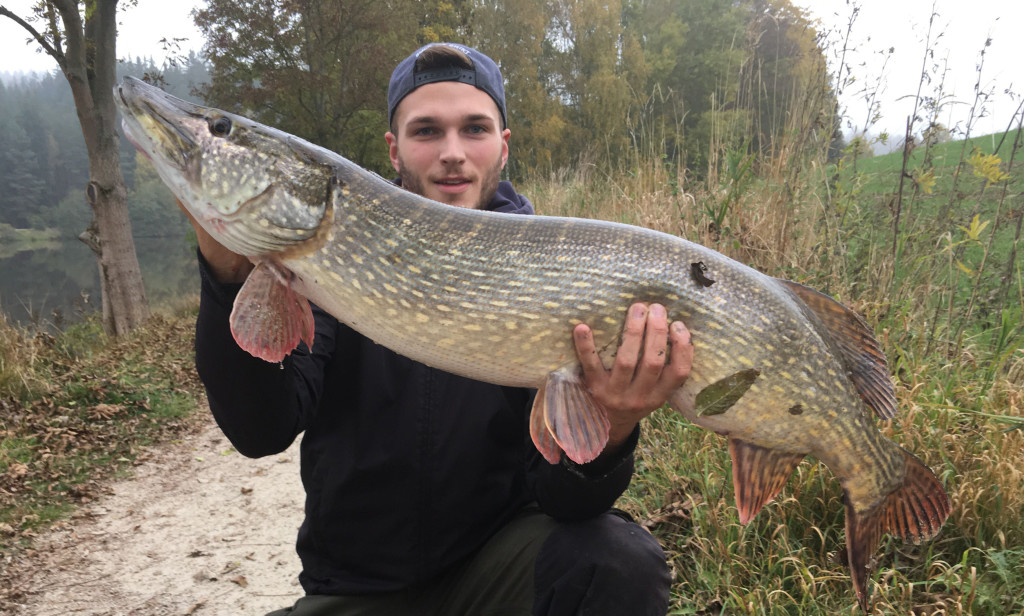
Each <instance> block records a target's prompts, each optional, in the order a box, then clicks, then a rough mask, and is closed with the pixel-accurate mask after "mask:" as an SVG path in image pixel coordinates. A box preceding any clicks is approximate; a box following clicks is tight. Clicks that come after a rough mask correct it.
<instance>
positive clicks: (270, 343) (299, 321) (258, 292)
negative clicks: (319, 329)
mask: <svg viewBox="0 0 1024 616" xmlns="http://www.w3.org/2000/svg"><path fill="white" fill-rule="evenodd" d="M292 277H293V274H292V273H291V272H290V271H288V270H287V269H285V268H284V267H282V266H280V265H278V264H276V263H272V262H270V261H261V262H259V263H257V264H256V267H255V268H254V269H253V271H252V272H251V273H250V274H249V277H248V278H247V279H246V281H245V284H243V285H242V288H241V290H240V291H239V292H238V296H237V297H235V303H234V305H233V306H232V308H231V317H230V323H231V335H232V336H234V338H235V342H236V343H238V346H239V347H241V348H242V349H243V350H245V351H246V352H248V353H249V354H250V355H252V356H254V357H259V358H260V359H262V360H265V361H269V362H273V363H276V362H279V361H281V360H283V359H284V358H285V356H287V355H288V354H289V353H291V352H292V351H293V350H295V347H297V346H298V345H299V341H300V340H301V341H305V342H306V345H307V346H309V347H310V348H312V347H313V329H314V321H313V310H312V309H311V308H310V306H309V302H308V301H307V300H306V298H304V297H302V296H301V295H299V294H298V293H296V292H295V291H294V290H293V289H292V287H291V279H292Z"/></svg>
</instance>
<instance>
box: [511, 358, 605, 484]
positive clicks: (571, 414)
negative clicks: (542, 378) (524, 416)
mask: <svg viewBox="0 0 1024 616" xmlns="http://www.w3.org/2000/svg"><path fill="white" fill-rule="evenodd" d="M609 427H610V424H609V422H608V417H607V415H606V414H605V410H604V407H602V406H601V405H600V404H598V402H597V401H596V400H594V398H593V396H591V395H590V391H588V390H587V386H586V383H584V382H583V378H582V376H580V373H579V370H578V367H576V366H572V367H567V368H562V369H560V370H556V371H554V372H551V373H550V374H548V378H547V381H546V382H545V383H544V385H543V386H542V387H541V388H540V389H539V390H538V391H537V397H536V398H535V399H534V401H533V411H532V412H531V415H530V435H531V437H532V438H533V443H534V445H536V446H537V449H539V450H540V452H541V453H542V454H544V458H545V459H546V460H547V461H548V462H551V463H552V464H555V463H557V462H558V461H559V459H560V458H561V452H562V451H564V452H565V455H566V456H568V457H569V459H570V460H572V461H573V462H576V463H577V464H586V463H587V462H591V461H593V460H594V459H595V458H597V456H599V455H600V454H601V452H602V451H604V448H605V445H607V444H608V430H609Z"/></svg>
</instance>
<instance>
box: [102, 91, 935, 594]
mask: <svg viewBox="0 0 1024 616" xmlns="http://www.w3.org/2000/svg"><path fill="white" fill-rule="evenodd" d="M115 99H116V100H117V101H118V103H119V105H120V108H121V112H122V115H123V117H124V124H125V131H126V134H127V135H128V136H129V138H130V139H131V140H132V141H133V142H134V143H135V144H136V145H137V146H138V147H139V148H140V149H141V150H142V151H143V152H145V153H146V154H147V155H148V156H149V157H150V158H151V159H152V160H153V162H154V165H155V166H156V169H157V171H158V172H159V173H160V175H161V177H162V178H163V180H164V181H165V182H166V183H167V184H168V186H169V187H170V188H171V189H172V191H173V192H174V193H175V195H176V196H177V197H178V198H179V199H180V200H181V201H182V202H183V203H184V204H185V206H186V207H188V208H189V210H190V211H191V212H192V214H193V215H194V216H195V217H196V219H197V220H198V221H199V222H200V223H201V224H202V225H203V226H204V227H205V228H206V229H207V230H208V231H209V232H210V233H211V234H212V235H213V236H214V237H215V238H216V239H217V240H218V241H220V242H221V243H222V244H224V245H225V246H226V247H227V248H229V249H230V250H232V251H234V252H237V253H239V254H243V255H246V256H248V257H249V258H251V259H252V260H253V261H254V262H255V263H256V269H255V270H254V272H253V273H252V274H251V275H250V277H249V280H248V281H247V282H246V284H245V286H244V287H243V289H242V291H241V292H240V294H239V297H238V299H237V300H236V305H235V309H234V312H233V314H232V328H233V331H234V333H235V337H236V340H238V342H239V344H240V345H241V346H242V347H243V348H245V349H246V350H249V351H250V352H252V353H253V354H254V355H257V356H260V357H263V358H264V359H267V360H270V361H280V360H281V359H282V358H283V357H284V356H285V355H286V354H287V353H288V352H290V351H291V350H292V349H293V348H294V347H295V346H296V345H297V344H298V342H299V339H300V338H302V339H305V340H307V342H311V341H312V318H311V315H310V313H309V308H308V304H307V303H306V300H307V299H308V300H310V301H312V302H314V303H315V304H317V305H318V306H320V307H322V308H323V309H325V310H326V311H328V312H329V313H331V314H332V315H334V316H335V317H337V318H338V319H339V320H340V321H342V322H344V323H346V324H348V325H349V326H351V327H352V328H354V329H356V330H357V331H359V332H361V333H363V334H364V335H366V336H368V337H369V338H371V339H373V340H375V341H376V342H378V343H380V344H382V345H384V346H387V347H389V348H391V349H393V350H395V351H396V352H399V353H401V354H403V355H406V356H408V357H410V358H412V359H414V360H417V361H420V362H422V363H425V364H427V365H430V366H434V367H437V368H440V369H443V370H446V371H449V372H453V373H457V374H461V375H464V376H467V377H470V378H473V379H477V380H482V381H489V382H493V383H497V384H502V385H511V386H526V387H537V388H539V393H538V396H537V402H536V403H535V406H534V410H533V416H532V418H531V432H532V433H533V436H534V441H535V442H536V443H537V445H538V448H539V449H540V450H541V451H542V453H544V455H545V457H547V458H548V459H549V460H551V461H553V462H554V461H557V460H558V459H559V457H560V455H561V453H562V451H563V450H564V451H565V453H566V455H568V456H569V457H571V458H573V459H574V460H576V461H579V462H585V461H588V460H589V459H592V458H593V457H595V456H596V455H597V454H598V453H599V452H600V451H601V449H602V448H603V447H604V439H607V420H606V419H605V418H604V416H603V411H602V410H601V409H600V408H599V407H597V406H596V403H594V402H593V401H592V400H591V399H590V398H589V394H588V393H587V392H586V388H585V386H584V385H583V383H582V381H581V379H580V376H579V370H578V363H577V359H576V355H575V351H574V347H573V342H572V330H573V328H574V326H575V325H576V324H578V323H587V324H588V325H590V326H591V328H592V329H593V333H594V340H595V343H596V344H597V346H598V348H599V349H600V352H601V355H602V358H603V359H605V360H606V363H607V362H608V361H610V360H611V358H612V357H613V356H614V353H615V351H616V348H617V345H618V342H619V336H620V332H621V328H622V322H623V320H624V318H625V313H626V311H627V309H628V307H629V306H630V305H631V304H632V303H634V302H638V301H639V302H659V303H661V304H663V305H664V306H665V307H666V309H667V311H668V314H669V317H670V318H671V319H672V320H681V321H683V322H684V323H686V325H687V328H688V329H689V330H690V332H691V335H692V340H693V344H694V346H695V363H694V365H693V368H692V372H691V375H690V377H689V379H688V380H687V381H686V383H685V384H684V385H683V386H682V387H681V388H680V389H679V390H677V391H676V392H675V393H674V394H673V395H672V396H671V398H670V400H669V402H670V404H671V406H672V407H673V408H674V409H675V410H677V411H679V412H680V413H682V414H683V415H684V416H686V417H687V418H688V419H689V420H691V421H693V422H694V423H696V424H698V425H700V426H702V427H705V428H708V429H711V430H714V431H715V432H718V433H720V434H723V435H726V436H728V438H729V446H730V452H731V455H732V459H733V478H734V484H735V490H736V498H737V506H738V508H739V512H740V519H741V521H742V522H744V523H746V522H748V521H749V520H750V519H751V518H752V517H753V516H754V515H755V514H756V513H757V511H758V510H759V509H760V508H761V507H762V506H763V505H764V503H765V502H767V501H769V500H770V499H771V498H772V497H774V496H775V494H776V493H777V492H778V491H779V490H780V489H781V488H782V487H783V485H784V484H785V481H786V479H787V478H788V477H789V475H790V474H791V473H792V471H793V469H794V468H795V467H796V465H797V464H799V462H800V461H801V460H802V459H803V457H804V456H806V455H808V454H811V455H814V456H815V457H817V458H818V459H820V460H821V461H822V462H823V463H825V464H826V465H827V466H828V467H829V468H830V469H831V470H832V472H833V473H834V474H835V476H836V477H837V478H838V479H839V480H840V482H841V483H842V485H843V489H844V493H845V497H846V503H847V543H848V546H849V555H850V565H851V575H852V577H853V581H854V585H855V588H856V590H857V594H858V598H859V600H860V602H861V606H862V607H866V606H867V591H866V564H867V561H868V559H869V557H870V555H871V553H872V552H873V551H874V549H875V547H876V545H877V543H878V541H879V540H880V537H881V535H882V533H884V532H889V533H892V534H895V535H898V536H901V537H905V538H910V539H922V538H927V537H930V536H932V535H934V534H935V533H936V532H937V531H938V529H939V528H940V526H941V524H942V522H943V521H944V520H945V518H946V517H947V516H948V514H949V511H950V505H949V500H948V497H947V496H946V494H945V491H944V490H943V488H942V486H941V484H940V483H939V482H938V481H937V479H936V478H935V476H934V475H933V474H932V473H931V471H930V470H928V468H927V467H925V466H924V465H923V464H922V463H921V462H920V461H918V460H917V459H916V458H914V457H913V456H912V455H911V454H909V453H908V452H906V451H904V450H903V449H901V448H900V447H899V446H897V445H896V444H894V443H893V442H891V441H889V440H888V439H886V438H885V437H884V436H883V435H882V434H881V433H880V432H879V431H878V430H877V429H876V428H875V427H874V426H873V424H872V418H871V417H870V410H869V409H874V411H875V412H876V413H878V414H879V415H880V416H882V417H887V418H888V417H892V416H893V415H894V414H895V410H896V406H895V396H894V394H893V390H892V385H891V382H890V381H889V376H888V369H887V367H886V364H885V358H884V356H883V355H882V353H881V351H880V349H879V347H878V344H877V343H876V342H875V340H874V338H873V335H872V333H871V331H870V330H869V329H868V328H867V326H866V325H865V324H864V322H863V321H862V320H861V319H860V318H859V317H857V316H856V315H855V314H853V313H852V312H850V311H849V310H847V309H846V308H844V307H842V306H841V305H840V304H838V303H836V302H835V301H834V300H832V299H830V298H828V297H827V296H824V295H822V294H819V293H817V292H815V291H813V290H811V289H808V288H806V287H802V286H801V285H798V284H795V283H792V282H788V281H783V280H779V279H776V278H772V277H769V276H766V275H764V274H762V273H760V272H757V271H756V270H753V269H751V268H749V267H747V266H745V265H743V264H740V263H738V262H736V261H733V260H732V259H729V258H727V257H725V256H724V255H721V254H719V253H717V252H715V251H713V250H710V249H708V248H705V247H702V246H699V245H697V244H693V243H691V242H688V241H685V240H683V239H681V238H678V237H675V236H671V235H667V234H663V233H658V232H655V231H651V230H646V229H641V228H637V227H632V226H627V225H621V224H615V223H609V222H602V221H593V220H582V219H568V218H554V217H542V216H517V215H510V214H499V213H492V212H480V211H474V210H467V209H461V208H456V207H450V206H447V205H443V204H439V203H435V202H432V201H428V200H426V199H424V198H422V197H419V196H417V195H414V194H412V193H409V192H407V191H404V190H402V189H400V188H397V187H395V186H394V185H393V184H391V183H390V182H387V181H385V180H383V179H382V178H380V177H378V176H376V175H374V174H371V173H369V172H367V171H365V170H363V169H361V168H359V167H358V166H356V165H354V164H352V163H351V162H349V161H347V160H346V159H344V158H342V157H341V156H339V155H337V154H334V153H332V152H329V151H327V150H324V149H322V148H319V147H317V146H314V145H311V144H309V143H307V142H305V141H302V140H300V139H298V138H296V137H293V136H291V135H287V134H285V133H282V132H280V131H277V130H274V129H272V128H269V127H266V126H262V125H259V124H257V123H254V122H251V121H249V120H246V119H245V118H242V117H239V116H234V115H231V114H227V113H225V112H222V111H218V110H215V109H210V108H203V107H198V106H195V105H192V104H190V103H186V102H184V101H180V100H178V99H176V98H174V97H171V96H169V95H167V94H165V93H163V92H162V91H160V90H159V89H156V88H153V87H151V86H147V85H145V84H143V83H141V82H139V81H137V80H131V79H127V80H126V81H125V82H123V83H122V84H121V85H120V86H119V87H118V88H117V90H116V91H115Z"/></svg>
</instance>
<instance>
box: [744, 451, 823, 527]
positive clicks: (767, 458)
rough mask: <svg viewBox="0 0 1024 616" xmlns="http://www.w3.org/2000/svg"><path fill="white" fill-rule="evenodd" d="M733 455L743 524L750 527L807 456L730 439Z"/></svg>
mask: <svg viewBox="0 0 1024 616" xmlns="http://www.w3.org/2000/svg"><path fill="white" fill-rule="evenodd" d="M729 455H730V456H731V457H732V482H733V489H734V491H735V493H736V508H737V509H738V510H739V514H740V524H748V523H749V522H750V521H751V520H752V519H754V516H756V515H757V512H759V511H761V508H762V507H764V506H765V504H767V503H768V502H769V501H771V500H772V499H773V498H775V495H777V494H778V493H779V491H780V490H782V488H783V487H784V486H785V485H786V481H787V480H788V479H789V476H790V475H792V474H793V471H794V470H796V467H797V466H798V465H799V464H800V461H801V460H803V459H804V456H805V455H806V454H802V453H790V452H784V451H776V450H773V449H768V448H767V447H761V446H759V445H754V444H753V443H748V442H747V441H743V440H740V439H738V438H729Z"/></svg>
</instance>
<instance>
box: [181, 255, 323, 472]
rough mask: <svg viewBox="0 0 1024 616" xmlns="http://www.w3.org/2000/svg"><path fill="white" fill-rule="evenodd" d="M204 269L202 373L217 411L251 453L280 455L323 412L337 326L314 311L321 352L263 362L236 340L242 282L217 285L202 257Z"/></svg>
mask: <svg viewBox="0 0 1024 616" xmlns="http://www.w3.org/2000/svg"><path fill="white" fill-rule="evenodd" d="M197 252H198V251H197ZM199 271H200V278H201V281H202V282H201V290H200V299H199V316H198V317H197V319H196V343H195V350H196V369H197V371H198V373H199V378H200V380H202V382H203V385H204V386H205V388H206V397H207V400H208V401H209V403H210V410H211V411H212V413H213V416H214V418H215V419H216V420H217V424H218V425H219V426H220V428H221V430H222V431H223V432H224V434H225V435H226V436H227V437H228V440H230V441H231V444H232V445H234V447H235V449H237V450H238V451H239V452H240V453H242V454H243V455H245V456H249V457H253V458H255V457H260V456H266V455H272V454H275V453H280V452H282V451H284V450H285V449H287V448H288V446H289V445H291V443H292V442H293V441H294V440H295V437H296V436H298V435H299V434H300V433H301V432H302V431H303V430H304V429H305V428H306V426H307V425H308V424H309V422H310V420H311V418H312V414H313V413H315V410H316V408H317V401H318V400H319V398H320V395H321V393H322V391H323V381H324V370H325V366H326V363H327V362H328V361H329V360H330V357H331V354H332V353H333V351H334V347H335V342H336V340H335V337H336V336H337V332H338V325H337V321H336V320H335V319H334V318H333V317H331V316H330V315H328V314H327V313H325V312H324V311H322V310H320V309H319V308H317V307H316V306H313V317H314V320H315V326H314V340H313V351H312V352H310V349H309V348H308V347H307V346H306V345H305V343H301V344H300V345H299V347H298V348H296V349H295V350H294V351H293V352H292V353H291V354H290V355H288V356H287V357H285V359H284V361H282V362H281V363H279V364H273V363H270V362H266V361H263V360H262V359H258V358H256V357H253V356H252V355H250V354H249V353H247V352H246V351H243V350H242V349H241V348H240V347H239V346H238V344H236V343H235V340H234V338H233V337H232V335H231V329H230V325H229V323H228V317H229V316H230V314H231V305H232V303H233V302H234V299H235V296H236V295H237V294H238V291H239V289H240V288H241V285H240V284H222V283H219V282H217V281H216V280H214V279H213V277H212V275H211V273H210V270H209V267H208V265H207V264H206V261H205V260H204V259H203V257H202V254H200V255H199Z"/></svg>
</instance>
